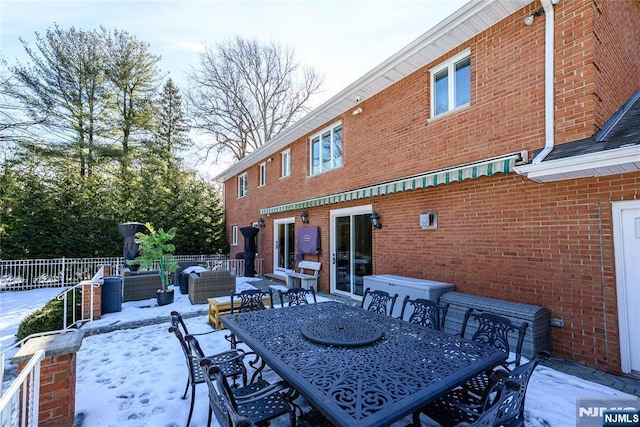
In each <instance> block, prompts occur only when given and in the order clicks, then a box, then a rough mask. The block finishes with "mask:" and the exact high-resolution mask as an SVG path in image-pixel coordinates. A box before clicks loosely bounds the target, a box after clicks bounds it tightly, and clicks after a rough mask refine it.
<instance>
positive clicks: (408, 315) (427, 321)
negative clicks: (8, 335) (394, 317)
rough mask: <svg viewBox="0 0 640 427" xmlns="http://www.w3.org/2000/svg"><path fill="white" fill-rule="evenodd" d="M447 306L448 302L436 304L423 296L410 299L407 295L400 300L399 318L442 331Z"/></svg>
mask: <svg viewBox="0 0 640 427" xmlns="http://www.w3.org/2000/svg"><path fill="white" fill-rule="evenodd" d="M448 308H449V304H446V305H438V304H436V303H435V302H434V301H431V300H428V299H424V298H416V299H410V297H409V295H407V296H406V297H404V300H403V301H402V311H401V312H400V319H402V320H406V321H407V322H409V323H415V324H417V325H420V326H425V327H427V328H431V329H436V330H438V331H442V330H444V321H445V318H446V317H447V310H448Z"/></svg>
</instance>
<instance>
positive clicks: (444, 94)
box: [431, 49, 471, 117]
mask: <svg viewBox="0 0 640 427" xmlns="http://www.w3.org/2000/svg"><path fill="white" fill-rule="evenodd" d="M470 103H471V53H470V50H469V49H466V50H465V51H464V52H461V53H459V54H457V55H456V56H454V57H453V58H450V59H448V60H447V61H445V62H443V63H442V64H440V65H438V66H437V67H434V68H432V69H431V117H436V116H439V115H441V114H444V113H446V112H448V111H451V110H455V109H456V108H460V107H463V106H465V105H469V104H470Z"/></svg>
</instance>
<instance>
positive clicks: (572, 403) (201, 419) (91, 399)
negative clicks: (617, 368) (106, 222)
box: [0, 278, 633, 427]
mask: <svg viewBox="0 0 640 427" xmlns="http://www.w3.org/2000/svg"><path fill="white" fill-rule="evenodd" d="M237 280H238V282H239V283H238V284H241V283H244V282H251V281H255V280H259V279H248V278H238V279H237ZM59 292H60V289H59V288H58V289H41V290H34V291H23V292H7V293H3V294H1V295H0V298H1V301H0V302H1V303H0V306H1V309H2V320H1V321H0V344H1V346H2V348H3V349H4V348H7V347H8V346H9V345H10V344H11V343H12V342H13V335H14V334H15V331H16V330H17V327H18V324H19V322H20V320H21V319H22V318H23V317H24V316H26V315H27V314H28V313H30V312H31V311H33V310H34V309H36V308H38V307H39V306H41V305H42V304H44V303H45V302H46V301H47V300H48V299H50V298H52V297H54V296H55V295H57V294H58V293H59ZM27 296H28V298H27ZM320 300H322V298H321V297H319V301H320ZM26 301H30V303H29V304H25V302H26ZM36 301H37V304H38V305H37V306H36V307H33V305H34V304H35V302H36ZM278 306H279V304H276V307H278ZM172 310H176V311H178V312H180V313H181V314H182V315H183V316H184V317H185V318H186V319H185V321H186V323H187V326H188V328H189V330H190V331H191V332H193V333H200V332H209V331H211V330H212V328H211V326H210V325H209V324H208V323H207V306H206V305H191V304H190V303H189V299H188V296H187V295H182V294H180V293H179V292H176V298H175V302H174V303H173V304H170V305H168V306H163V307H158V306H157V305H156V304H155V300H144V301H137V302H129V303H125V304H123V307H122V311H120V312H116V313H109V314H105V315H103V317H102V319H100V320H97V321H94V322H92V323H90V324H87V325H85V326H84V327H83V328H82V330H83V331H86V334H87V336H86V337H85V338H84V340H83V343H82V347H81V349H80V351H79V352H78V359H77V360H78V361H77V384H76V409H75V414H76V415H75V425H76V426H92V427H93V426H119V427H125V426H150V425H153V426H183V425H184V424H185V422H186V419H187V415H188V412H189V400H188V399H186V400H182V399H180V397H181V396H182V393H183V391H184V386H185V381H186V375H187V372H186V367H185V364H184V356H183V354H182V350H181V348H180V346H179V344H178V342H177V340H176V339H175V337H174V336H173V335H172V334H170V333H169V332H168V328H169V313H170V312H171V311H172ZM145 324H146V326H140V325H145ZM99 331H102V333H97V332H99ZM225 333H228V331H217V332H214V333H211V334H208V335H204V336H202V337H201V338H200V339H199V341H200V344H201V345H202V347H203V349H204V350H205V352H206V353H207V354H210V353H215V352H220V351H224V350H227V349H228V348H229V343H228V341H226V340H225V339H224V335H225ZM274 378H275V374H274V373H273V372H267V373H266V379H267V380H269V381H273V380H274ZM196 389H197V395H196V402H195V408H194V414H193V419H192V422H191V425H192V426H194V427H198V426H205V425H206V421H207V412H208V402H207V389H206V386H205V385H204V384H201V385H199V386H198V387H197V388H196ZM616 396H618V397H620V398H633V396H631V395H627V394H625V393H622V392H620V391H618V390H615V389H612V388H608V387H605V386H602V385H600V384H597V383H594V382H590V381H586V380H584V379H581V378H578V377H575V376H572V375H567V374H565V373H562V372H559V371H557V370H554V369H551V368H549V367H546V366H540V367H538V368H537V370H536V372H535V373H534V375H533V377H532V379H531V382H530V384H529V389H528V392H527V401H526V408H525V411H526V425H527V426H533V427H537V426H558V427H565V426H570V425H576V417H577V409H576V400H577V399H579V398H606V397H610V398H615V397H616ZM405 421H406V422H405ZM408 421H409V420H408V419H407V420H403V421H401V422H398V423H396V424H397V425H398V426H400V425H405V424H406V423H407V422H408ZM286 423H287V422H286V418H283V419H282V420H280V419H278V420H276V421H274V422H273V424H272V425H274V426H280V425H286Z"/></svg>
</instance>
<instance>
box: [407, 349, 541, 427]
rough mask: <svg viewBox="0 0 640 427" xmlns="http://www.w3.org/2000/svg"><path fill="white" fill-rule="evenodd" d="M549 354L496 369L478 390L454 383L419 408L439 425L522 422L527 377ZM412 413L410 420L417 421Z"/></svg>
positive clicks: (512, 423) (529, 376)
mask: <svg viewBox="0 0 640 427" xmlns="http://www.w3.org/2000/svg"><path fill="white" fill-rule="evenodd" d="M548 357H549V353H547V352H541V353H539V354H538V355H536V356H535V357H534V358H533V359H532V360H531V361H530V362H528V363H526V364H523V365H521V366H518V367H516V368H514V369H513V371H511V372H509V373H507V372H506V371H498V372H496V373H495V374H494V375H492V376H491V381H490V382H489V385H488V386H487V388H486V389H484V390H482V391H481V393H480V394H476V393H470V392H469V391H468V390H467V389H465V388H464V387H457V388H455V389H453V390H451V391H450V392H449V393H448V394H446V395H444V396H443V397H441V398H439V399H437V400H436V401H434V402H432V403H430V404H429V405H427V406H426V407H424V408H422V409H421V410H420V412H423V413H424V414H426V415H427V416H428V417H429V418H431V419H433V420H434V421H437V422H438V423H440V424H442V425H451V426H469V425H470V426H494V425H495V426H509V427H516V426H523V425H524V401H525V396H526V393H527V386H528V384H529V379H530V378H531V375H532V374H533V371H534V370H535V368H536V367H537V366H538V365H539V364H540V362H542V360H544V359H545V358H548ZM418 417H419V413H415V414H414V424H415V423H416V422H419V418H418Z"/></svg>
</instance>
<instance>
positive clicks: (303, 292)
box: [278, 286, 318, 307]
mask: <svg viewBox="0 0 640 427" xmlns="http://www.w3.org/2000/svg"><path fill="white" fill-rule="evenodd" d="M309 294H311V297H312V298H313V302H314V303H315V302H318V300H317V299H316V291H315V289H313V286H312V287H310V288H309V289H305V288H291V289H287V290H286V291H284V292H282V291H281V290H280V289H278V296H279V297H280V306H281V307H284V297H287V301H288V302H289V307H291V306H292V305H301V304H309V300H308V299H307V295H309Z"/></svg>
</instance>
